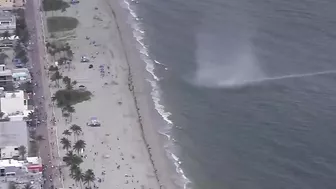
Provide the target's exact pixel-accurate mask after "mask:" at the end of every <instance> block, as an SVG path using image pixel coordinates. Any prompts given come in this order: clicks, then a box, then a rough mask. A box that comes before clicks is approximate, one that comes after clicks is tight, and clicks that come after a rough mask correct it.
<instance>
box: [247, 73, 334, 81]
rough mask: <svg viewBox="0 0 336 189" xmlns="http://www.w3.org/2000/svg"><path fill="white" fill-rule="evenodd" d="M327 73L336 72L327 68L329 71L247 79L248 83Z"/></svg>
mask: <svg viewBox="0 0 336 189" xmlns="http://www.w3.org/2000/svg"><path fill="white" fill-rule="evenodd" d="M327 74H336V70H329V71H322V72H312V73H305V74H291V75H284V76H278V77H266V78H262V79H256V80H252V81H249V82H248V83H259V82H266V81H274V80H283V79H293V78H301V77H312V76H318V75H327Z"/></svg>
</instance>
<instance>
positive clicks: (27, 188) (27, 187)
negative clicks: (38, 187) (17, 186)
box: [23, 183, 34, 189]
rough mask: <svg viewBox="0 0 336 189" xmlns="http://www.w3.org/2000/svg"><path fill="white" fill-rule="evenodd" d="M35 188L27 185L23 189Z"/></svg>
mask: <svg viewBox="0 0 336 189" xmlns="http://www.w3.org/2000/svg"><path fill="white" fill-rule="evenodd" d="M33 188H34V187H33V185H32V184H30V183H27V184H25V185H24V188H23V189H33Z"/></svg>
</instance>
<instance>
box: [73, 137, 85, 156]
mask: <svg viewBox="0 0 336 189" xmlns="http://www.w3.org/2000/svg"><path fill="white" fill-rule="evenodd" d="M85 146H86V143H85V141H84V140H78V141H77V142H76V143H75V144H74V146H73V149H74V150H75V151H76V152H77V154H78V155H79V152H80V151H82V150H84V149H85Z"/></svg>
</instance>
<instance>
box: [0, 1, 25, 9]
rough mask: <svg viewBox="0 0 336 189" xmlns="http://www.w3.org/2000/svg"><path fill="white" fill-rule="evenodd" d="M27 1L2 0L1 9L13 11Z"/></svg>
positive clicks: (0, 2)
mask: <svg viewBox="0 0 336 189" xmlns="http://www.w3.org/2000/svg"><path fill="white" fill-rule="evenodd" d="M24 4H25V0H0V8H5V9H12V8H14V7H22V6H24Z"/></svg>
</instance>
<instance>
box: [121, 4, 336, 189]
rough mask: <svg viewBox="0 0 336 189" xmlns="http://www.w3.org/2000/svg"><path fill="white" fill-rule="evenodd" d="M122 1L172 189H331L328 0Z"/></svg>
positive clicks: (333, 130)
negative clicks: (175, 187)
mask: <svg viewBox="0 0 336 189" xmlns="http://www.w3.org/2000/svg"><path fill="white" fill-rule="evenodd" d="M121 4H122V6H123V7H124V8H125V10H127V11H129V13H130V19H129V24H130V25H131V26H132V28H133V29H134V32H133V34H134V37H135V38H136V39H137V41H138V44H137V47H138V49H139V51H140V53H141V54H142V58H143V60H144V66H146V68H147V70H148V72H149V73H150V75H151V76H150V77H149V78H147V80H148V81H149V82H150V84H151V85H152V87H153V88H152V93H151V94H152V98H153V100H154V102H155V108H156V110H157V111H158V113H159V114H158V115H161V116H160V117H159V119H162V120H164V124H162V125H158V131H159V132H160V133H161V134H162V135H164V136H167V139H169V140H167V142H166V145H165V146H164V147H165V148H166V149H167V155H168V156H169V158H170V159H171V161H172V162H171V165H172V167H174V169H176V175H175V176H173V175H172V177H173V178H175V181H176V182H177V183H178V184H179V185H180V186H181V188H190V189H270V188H271V189H283V188H286V189H313V188H314V189H315V188H318V189H320V188H323V189H335V188H336V145H335V144H336V124H335V123H336V116H335V114H336V87H335V86H336V85H335V83H336V56H335V55H336V53H335V52H336V20H335V18H336V12H335V8H336V1H332V0H319V1H317V0H253V1H251V0H208V1H201V0H193V1H191V0H183V1H182V0H133V1H131V0H124V1H122V2H121Z"/></svg>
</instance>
